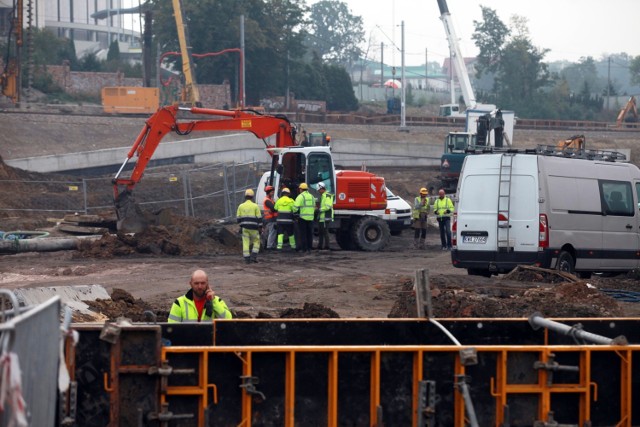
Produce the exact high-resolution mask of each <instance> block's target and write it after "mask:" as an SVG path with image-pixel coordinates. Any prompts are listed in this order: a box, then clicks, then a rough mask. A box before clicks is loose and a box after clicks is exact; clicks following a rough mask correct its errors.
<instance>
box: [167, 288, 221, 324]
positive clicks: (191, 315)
mask: <svg viewBox="0 0 640 427" xmlns="http://www.w3.org/2000/svg"><path fill="white" fill-rule="evenodd" d="M211 305H212V306H213V313H212V314H211V316H208V315H207V314H206V313H205V311H206V310H205V309H203V310H202V317H201V318H200V319H198V309H197V308H196V303H195V301H193V290H191V289H190V290H189V292H187V293H186V294H185V295H182V296H181V297H178V298H177V299H176V300H175V301H174V302H173V305H172V306H171V311H170V312H169V318H168V319H167V321H168V322H169V323H180V322H199V321H204V320H211V319H213V318H216V319H231V317H232V315H231V311H230V310H229V307H227V304H226V303H225V302H224V301H223V300H222V299H221V298H220V297H214V298H213V300H212V301H211Z"/></svg>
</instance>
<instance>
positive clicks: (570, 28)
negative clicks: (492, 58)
mask: <svg viewBox="0 0 640 427" xmlns="http://www.w3.org/2000/svg"><path fill="white" fill-rule="evenodd" d="M343 1H344V2H345V3H347V4H348V5H349V8H350V9H351V13H352V14H353V15H357V16H362V18H363V20H364V29H365V33H366V37H367V39H368V38H369V37H371V38H372V40H373V41H374V42H375V43H374V45H375V47H374V48H373V49H372V51H371V52H370V53H369V54H368V57H370V58H372V59H376V60H379V59H380V43H381V42H382V43H384V44H385V52H384V60H385V63H388V64H390V65H397V66H399V65H400V63H401V56H400V53H399V52H400V47H401V39H402V38H401V30H400V23H401V22H402V21H404V26H405V51H406V55H405V64H406V65H421V64H424V62H425V50H427V51H428V58H429V61H438V62H439V63H442V60H443V59H444V57H446V56H448V55H449V48H448V44H447V41H446V35H445V32H444V27H443V25H442V21H440V19H439V18H440V11H439V9H438V3H437V1H436V0H420V1H416V0H375V1H374V0H343ZM313 3H315V1H313V0H310V1H308V3H307V4H309V5H311V4H313ZM447 4H448V6H449V12H450V13H451V17H452V19H453V23H454V27H455V31H456V33H457V35H458V38H459V39H460V40H459V43H460V47H461V49H462V54H463V55H464V56H475V55H477V53H478V50H477V49H476V47H475V45H474V43H473V40H472V39H471V35H472V34H473V31H474V25H473V21H474V20H476V21H480V20H481V19H482V13H481V10H480V5H483V6H486V7H489V8H491V9H494V10H495V11H496V12H497V14H498V17H499V18H500V20H501V21H502V22H504V23H505V24H506V25H509V24H510V18H511V16H512V15H514V14H515V15H519V16H523V17H525V18H527V19H528V27H529V32H530V37H531V41H532V43H533V44H534V46H536V47H538V48H546V49H551V51H550V52H549V53H548V54H547V55H546V56H545V60H546V61H547V62H550V61H555V60H562V59H567V60H570V61H577V60H578V59H580V57H586V56H592V57H594V58H595V59H599V58H601V57H602V56H603V55H606V54H609V53H620V52H626V53H628V54H630V55H633V56H637V55H640V0H491V1H476V0H447ZM392 44H395V45H396V46H397V49H396V52H395V53H394V52H392V49H391V48H390V46H391V45H392ZM386 46H389V49H387V48H386ZM392 58H393V59H392Z"/></svg>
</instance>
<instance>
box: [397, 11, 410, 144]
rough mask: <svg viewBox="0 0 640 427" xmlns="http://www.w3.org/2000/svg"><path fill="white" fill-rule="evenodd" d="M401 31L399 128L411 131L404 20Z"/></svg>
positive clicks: (403, 130) (402, 130)
mask: <svg viewBox="0 0 640 427" xmlns="http://www.w3.org/2000/svg"><path fill="white" fill-rule="evenodd" d="M400 31H401V35H400V37H401V38H402V40H401V43H400V44H401V50H402V52H401V58H400V59H401V61H400V62H401V64H400V65H401V71H400V76H401V77H400V86H401V87H400V129H398V130H399V131H401V132H409V129H408V128H407V110H406V98H405V92H406V90H407V89H406V87H407V82H406V80H405V76H404V21H402V22H401V24H400Z"/></svg>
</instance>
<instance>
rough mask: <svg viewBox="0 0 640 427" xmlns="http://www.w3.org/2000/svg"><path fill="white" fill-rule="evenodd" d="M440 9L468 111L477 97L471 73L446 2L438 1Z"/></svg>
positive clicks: (453, 101) (474, 103)
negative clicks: (470, 76)
mask: <svg viewBox="0 0 640 427" xmlns="http://www.w3.org/2000/svg"><path fill="white" fill-rule="evenodd" d="M438 7H439V8H440V20H441V21H442V24H443V25H444V31H445V32H446V33H447V39H448V41H449V49H450V51H451V56H452V61H453V65H454V67H455V70H456V74H457V75H458V81H459V82H460V89H461V90H462V97H463V98H464V103H465V105H466V106H467V109H473V108H475V106H476V96H475V95H474V93H473V88H472V87H471V80H470V79H469V73H468V72H467V66H466V65H465V63H464V57H463V56H462V52H461V51H460V44H459V43H458V36H457V35H456V30H455V28H454V27H453V21H452V19H451V14H450V13H449V7H448V6H447V1H446V0H438ZM453 93H454V89H453V85H452V86H451V94H452V100H451V102H452V103H455V99H453Z"/></svg>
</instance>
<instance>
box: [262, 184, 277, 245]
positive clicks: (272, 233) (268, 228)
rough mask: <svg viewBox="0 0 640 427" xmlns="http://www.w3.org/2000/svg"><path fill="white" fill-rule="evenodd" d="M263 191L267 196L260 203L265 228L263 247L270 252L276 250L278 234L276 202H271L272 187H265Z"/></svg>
mask: <svg viewBox="0 0 640 427" xmlns="http://www.w3.org/2000/svg"><path fill="white" fill-rule="evenodd" d="M264 191H265V193H266V194H267V195H266V197H265V198H264V201H263V202H262V222H263V223H264V226H265V227H264V231H263V236H264V242H265V247H266V248H267V249H269V250H271V249H275V248H276V239H277V237H278V233H277V232H276V218H277V216H278V211H276V202H274V201H273V192H274V189H273V187H272V186H270V185H267V186H266V187H265V188H264Z"/></svg>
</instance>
